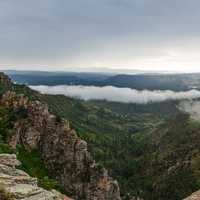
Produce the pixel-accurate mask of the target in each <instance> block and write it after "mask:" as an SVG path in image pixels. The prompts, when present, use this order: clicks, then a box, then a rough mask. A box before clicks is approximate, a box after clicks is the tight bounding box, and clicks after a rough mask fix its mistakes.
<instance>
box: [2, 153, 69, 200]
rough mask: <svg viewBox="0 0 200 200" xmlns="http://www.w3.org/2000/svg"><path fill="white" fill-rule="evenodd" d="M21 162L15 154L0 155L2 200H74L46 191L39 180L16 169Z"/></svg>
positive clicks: (55, 192)
mask: <svg viewBox="0 0 200 200" xmlns="http://www.w3.org/2000/svg"><path fill="white" fill-rule="evenodd" d="M19 165H20V162H19V161H18V160H17V159H16V155H14V154H0V199H1V200H72V199H70V198H68V197H66V196H65V195H62V194H60V193H59V192H57V191H55V190H52V191H47V190H44V189H42V188H40V187H38V185H37V179H35V178H32V177H30V176H29V175H28V174H27V173H25V172H24V171H22V170H19V169H16V166H19Z"/></svg>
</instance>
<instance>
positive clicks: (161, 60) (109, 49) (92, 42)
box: [0, 0, 200, 72]
mask: <svg viewBox="0 0 200 200" xmlns="http://www.w3.org/2000/svg"><path fill="white" fill-rule="evenodd" d="M199 7H200V1H199V0H32V1H27V0H17V1H16V0H0V69H20V70H69V69H70V70H79V69H83V70H84V69H90V70H92V71H95V70H98V69H114V70H120V69H123V70H125V69H128V70H134V69H138V70H152V71H157V70H158V71H189V72H191V71H200V56H199V52H200V26H199V22H200V12H199Z"/></svg>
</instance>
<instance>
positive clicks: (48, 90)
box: [30, 85, 200, 104]
mask: <svg viewBox="0 0 200 200" xmlns="http://www.w3.org/2000/svg"><path fill="white" fill-rule="evenodd" d="M30 87H31V88H32V89H34V90H37V91H40V92H41V93H45V94H61V95H65V96H69V97H75V98H80V99H84V100H107V101H114V102H124V103H138V104H146V103H150V102H162V101H166V100H180V99H197V98H200V91H198V90H190V91H186V92H173V91H170V90H165V91H160V90H157V91H149V90H143V91H138V90H134V89H130V88H117V87H113V86H105V87H96V86H67V85H60V86H43V85H41V86H30Z"/></svg>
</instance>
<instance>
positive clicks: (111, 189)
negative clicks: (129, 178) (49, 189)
mask: <svg viewBox="0 0 200 200" xmlns="http://www.w3.org/2000/svg"><path fill="white" fill-rule="evenodd" d="M1 104H2V105H4V106H7V107H11V108H13V109H16V110H18V111H19V112H20V110H23V112H24V110H25V111H26V117H25V118H23V119H20V120H19V121H16V123H15V126H14V133H13V135H12V137H11V138H10V145H11V146H12V147H13V148H15V146H16V145H17V144H22V145H23V146H24V147H25V148H26V150H29V151H31V150H34V149H37V150H39V151H40V153H41V155H42V157H43V160H44V162H45V164H46V167H47V168H48V170H49V171H50V173H51V175H52V176H53V177H54V178H55V179H57V180H58V182H59V183H60V184H61V185H62V186H63V187H64V188H65V190H66V191H67V192H68V193H71V194H72V197H73V198H74V199H77V200H84V199H85V200H120V192H119V187H118V183H117V182H116V181H114V180H113V179H112V178H111V177H109V176H108V173H107V170H105V169H104V168H102V167H100V166H98V165H97V164H96V163H95V161H94V160H93V159H92V158H91V156H90V154H89V153H88V151H87V143H86V142H85V141H83V140H81V139H80V138H79V137H78V136H77V134H76V132H75V131H74V130H73V129H71V128H70V125H69V123H68V122H67V121H65V120H62V119H59V118H58V117H56V116H55V115H52V114H51V113H49V111H48V106H47V105H45V104H43V103H41V102H39V101H29V99H28V98H26V97H24V96H18V95H16V94H15V93H14V92H7V93H6V94H4V95H3V97H2V99H1Z"/></svg>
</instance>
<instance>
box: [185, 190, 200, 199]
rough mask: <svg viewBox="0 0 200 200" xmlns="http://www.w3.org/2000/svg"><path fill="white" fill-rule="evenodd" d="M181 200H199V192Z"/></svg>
mask: <svg viewBox="0 0 200 200" xmlns="http://www.w3.org/2000/svg"><path fill="white" fill-rule="evenodd" d="M183 200H200V191H197V192H195V193H193V194H191V195H190V196H189V197H187V198H185V199H183Z"/></svg>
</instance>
